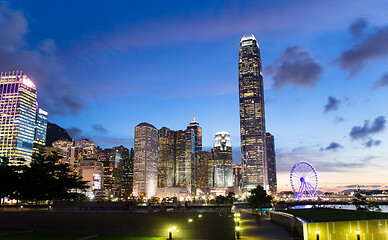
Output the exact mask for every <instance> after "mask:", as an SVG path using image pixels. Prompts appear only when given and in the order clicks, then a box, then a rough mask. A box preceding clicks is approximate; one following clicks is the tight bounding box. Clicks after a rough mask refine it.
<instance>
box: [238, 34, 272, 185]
mask: <svg viewBox="0 0 388 240" xmlns="http://www.w3.org/2000/svg"><path fill="white" fill-rule="evenodd" d="M238 66H239V98H240V134H241V164H242V169H243V184H244V187H245V188H246V189H252V188H255V187H256V186H257V185H261V186H263V187H264V189H266V190H268V180H267V178H268V177H267V157H266V151H267V148H266V134H265V133H266V132H265V115H264V90H263V74H262V66H261V58H260V49H259V44H258V43H257V40H256V38H255V37H254V36H253V35H252V34H251V35H244V36H243V37H242V39H241V41H240V50H239V62H238Z"/></svg>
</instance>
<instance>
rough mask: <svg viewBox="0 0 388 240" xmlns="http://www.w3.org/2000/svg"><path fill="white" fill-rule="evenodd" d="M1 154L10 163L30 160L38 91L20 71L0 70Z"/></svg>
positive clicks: (28, 161)
mask: <svg viewBox="0 0 388 240" xmlns="http://www.w3.org/2000/svg"><path fill="white" fill-rule="evenodd" d="M0 89H1V99H0V114H1V118H0V156H4V157H9V159H10V161H11V163H12V162H15V161H16V159H18V158H24V159H25V160H26V163H27V164H29V163H30V162H31V155H32V152H33V146H34V135H35V122H36V112H37V101H36V99H37V91H36V87H35V85H34V83H33V82H32V81H31V80H30V79H29V78H28V77H27V76H26V75H25V74H23V72H22V71H17V72H2V73H1V79H0Z"/></svg>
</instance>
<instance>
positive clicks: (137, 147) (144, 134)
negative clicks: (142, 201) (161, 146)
mask: <svg viewBox="0 0 388 240" xmlns="http://www.w3.org/2000/svg"><path fill="white" fill-rule="evenodd" d="M134 153H135V154H134V160H133V195H134V196H147V197H152V196H155V194H156V189H157V187H158V186H157V184H158V129H156V128H155V127H154V126H152V125H151V124H149V123H140V124H139V125H137V126H136V127H135V144H134Z"/></svg>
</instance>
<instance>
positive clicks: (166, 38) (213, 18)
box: [0, 0, 388, 190]
mask: <svg viewBox="0 0 388 240" xmlns="http://www.w3.org/2000/svg"><path fill="white" fill-rule="evenodd" d="M387 11H388V3H387V2H386V1H383V0H369V1H366V0H365V1H364V0H361V1H350V0H343V1H211V2H210V3H209V1H43V0H41V1H27V0H13V1H4V2H1V4H0V30H1V31H0V70H1V71H8V70H18V69H23V70H24V72H25V73H26V74H27V75H28V76H29V77H30V78H31V79H32V80H33V81H34V82H35V84H36V85H37V87H38V98H39V104H40V106H41V107H42V108H44V109H46V110H48V112H49V121H51V122H54V123H57V124H58V125H60V126H62V127H64V128H66V129H69V132H70V133H71V134H72V136H73V137H75V138H82V137H88V138H90V139H91V140H94V141H96V143H97V145H100V146H102V147H111V146H116V145H119V144H123V145H124V146H126V147H131V146H132V144H133V132H134V127H135V126H136V125H137V124H139V123H140V122H144V121H145V122H149V123H151V124H153V125H154V126H155V127H157V128H161V127H163V126H166V127H169V128H170V129H174V130H179V129H185V128H186V126H187V124H188V123H189V122H190V121H191V120H192V116H193V112H195V113H196V116H197V121H199V123H200V124H201V126H202V128H203V145H204V147H205V148H206V149H209V148H210V147H211V146H212V144H213V139H214V134H215V132H217V131H222V130H223V131H228V132H230V133H231V136H232V145H233V147H234V149H235V155H234V156H235V159H234V162H239V161H240V159H238V149H239V145H240V139H239V111H238V64H237V62H238V48H239V42H240V39H241V37H242V36H243V35H244V34H249V33H253V34H254V35H255V36H256V38H257V40H258V42H259V45H260V49H261V56H262V62H263V75H264V85H265V99H266V106H265V107H266V109H265V110H266V125H267V131H269V132H271V133H272V134H273V135H274V136H275V145H276V152H277V162H278V181H279V188H280V189H281V190H288V189H289V183H288V178H289V177H288V176H289V171H290V169H291V167H292V166H293V164H295V163H296V162H298V161H302V160H306V161H309V162H311V163H312V164H313V165H314V166H315V167H316V169H317V171H318V174H319V179H320V180H319V181H320V188H321V189H322V190H337V189H342V188H347V187H351V185H357V184H359V185H362V186H365V187H366V188H367V187H373V188H374V187H381V188H384V187H385V186H387V185H388V174H387V171H386V169H387V167H388V161H387V160H388V159H387V156H388V154H387V153H388V150H386V149H387V147H386V146H387V143H388V142H387V141H388V137H387V135H386V130H385V128H386V116H387V107H386V106H387V104H386V102H387V100H388V99H387V94H386V92H387V90H388V69H387V63H388V61H387V59H388V17H387V14H386V12H387ZM236 150H237V151H236Z"/></svg>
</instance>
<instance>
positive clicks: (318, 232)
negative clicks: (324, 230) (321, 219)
mask: <svg viewBox="0 0 388 240" xmlns="http://www.w3.org/2000/svg"><path fill="white" fill-rule="evenodd" d="M315 233H316V234H317V240H319V234H320V233H321V231H315Z"/></svg>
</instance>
